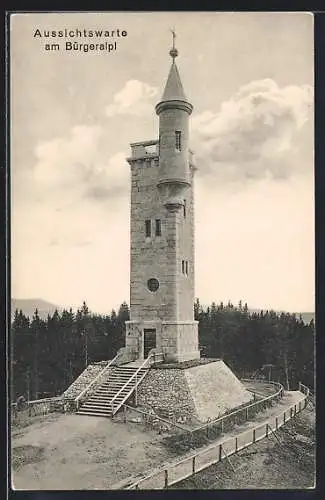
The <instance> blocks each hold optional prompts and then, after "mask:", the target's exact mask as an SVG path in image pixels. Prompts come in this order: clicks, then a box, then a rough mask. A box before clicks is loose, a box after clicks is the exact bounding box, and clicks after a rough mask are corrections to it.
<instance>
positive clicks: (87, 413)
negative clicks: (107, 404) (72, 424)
mask: <svg viewBox="0 0 325 500" xmlns="http://www.w3.org/2000/svg"><path fill="white" fill-rule="evenodd" d="M76 415H86V416H87V417H106V418H109V417H111V416H112V413H98V412H95V411H94V412H85V411H81V410H80V411H77V413H76Z"/></svg>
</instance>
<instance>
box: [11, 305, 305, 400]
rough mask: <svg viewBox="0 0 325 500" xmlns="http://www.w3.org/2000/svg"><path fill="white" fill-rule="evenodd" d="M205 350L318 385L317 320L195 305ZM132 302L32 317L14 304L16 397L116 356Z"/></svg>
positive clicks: (247, 369)
mask: <svg viewBox="0 0 325 500" xmlns="http://www.w3.org/2000/svg"><path fill="white" fill-rule="evenodd" d="M194 316H195V319H196V320H197V321H198V322H199V344H200V351H201V356H202V357H205V358H216V357H217V358H222V359H224V361H225V362H226V363H227V365H228V366H230V368H231V369H232V370H233V371H234V372H235V373H236V374H244V376H246V374H247V375H252V374H253V373H254V372H256V371H261V370H262V373H263V374H264V375H265V376H268V375H269V372H268V371H267V370H266V372H263V367H265V366H268V365H272V378H273V379H274V380H279V381H280V382H281V383H283V384H284V385H285V386H286V387H288V386H289V387H290V389H292V388H294V387H295V386H296V385H297V384H298V382H299V381H302V383H304V384H305V385H308V386H310V387H313V386H314V322H313V321H311V322H310V323H309V324H305V323H304V322H303V321H302V319H300V318H297V317H296V316H295V315H294V314H289V313H276V312H274V311H265V312H263V311H260V312H250V311H249V309H248V307H247V304H242V303H241V302H240V303H239V304H238V306H234V305H233V304H231V303H230V302H229V303H227V304H223V303H222V302H221V303H220V304H218V305H217V304H215V303H212V304H211V305H210V306H208V307H202V306H201V304H200V302H199V300H197V301H196V302H195V304H194ZM128 319H129V307H128V305H127V304H126V302H124V303H123V304H122V305H121V306H120V308H119V310H118V311H117V312H115V310H112V312H111V314H110V315H100V314H94V313H92V312H91V311H90V310H89V309H88V307H87V305H86V303H84V304H83V306H82V307H81V308H80V309H78V310H77V312H76V313H73V312H72V309H70V310H66V309H65V310H63V311H61V312H60V313H59V312H57V311H56V312H54V314H53V315H48V317H47V319H46V320H43V319H41V318H40V317H39V314H38V312H37V311H36V314H34V317H33V318H31V319H29V318H28V317H26V316H25V315H24V314H23V313H22V311H20V312H19V311H18V310H17V311H16V313H15V317H14V320H13V323H12V328H11V339H10V340H11V345H12V354H11V363H12V372H11V373H12V375H11V384H12V386H11V399H12V401H15V399H16V398H17V397H19V396H21V395H24V397H25V398H27V399H37V398H39V397H47V396H56V395H59V394H61V393H62V392H63V391H64V390H65V389H67V387H68V386H69V385H70V383H71V382H72V381H73V380H74V379H76V377H77V376H78V375H79V374H80V373H81V372H82V371H83V370H84V368H85V365H86V362H88V363H92V362H94V361H105V360H107V359H112V358H113V357H114V356H115V354H116V352H117V351H118V349H119V348H121V347H123V346H124V339H125V321H127V320H128Z"/></svg>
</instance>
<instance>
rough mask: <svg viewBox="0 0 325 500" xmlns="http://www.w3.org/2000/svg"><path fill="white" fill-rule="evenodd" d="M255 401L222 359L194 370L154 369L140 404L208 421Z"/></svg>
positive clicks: (144, 385) (140, 394)
mask: <svg viewBox="0 0 325 500" xmlns="http://www.w3.org/2000/svg"><path fill="white" fill-rule="evenodd" d="M251 400H252V394H251V393H250V392H249V391H247V390H246V389H245V387H244V386H243V384H242V383H241V382H240V380H238V378H237V377H236V376H235V375H234V374H233V372H232V371H231V370H230V368H229V367H228V366H227V365H226V364H225V363H224V361H222V360H216V361H213V362H210V363H206V364H198V365H197V366H193V367H190V368H185V367H184V368H181V367H179V365H175V367H171V366H170V367H165V368H163V367H161V368H159V367H155V368H152V369H151V370H150V371H149V373H148V375H147V376H146V377H145V379H144V380H143V382H142V383H141V384H140V386H139V387H138V405H139V406H144V407H147V408H152V409H154V410H155V412H156V413H158V414H166V412H167V411H168V412H169V413H171V412H172V414H173V417H174V418H175V419H176V420H177V419H179V418H180V417H181V418H184V417H185V418H186V420H191V419H195V420H199V421H201V422H206V421H207V420H209V419H213V418H217V417H219V416H222V415H224V414H225V413H226V412H229V411H230V410H232V409H234V408H238V407H239V406H241V405H244V404H245V403H249V402H250V401H251Z"/></svg>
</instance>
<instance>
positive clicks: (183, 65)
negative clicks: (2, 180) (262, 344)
mask: <svg viewBox="0 0 325 500" xmlns="http://www.w3.org/2000/svg"><path fill="white" fill-rule="evenodd" d="M64 28H68V29H73V30H74V29H76V28H78V29H82V30H83V29H84V28H85V29H88V30H92V29H93V30H95V29H104V30H105V29H106V30H110V31H111V30H115V31H116V30H117V29H119V30H120V31H121V30H125V31H126V32H127V36H124V37H121V36H120V37H116V36H115V37H114V36H111V37H109V38H105V39H100V40H99V39H96V38H92V39H90V38H70V39H68V38H67V39H65V38H57V37H56V38H51V39H49V38H44V37H39V36H34V35H35V32H36V30H37V29H39V30H40V32H41V33H42V32H43V30H62V29H63V30H64ZM171 28H174V29H175V30H176V35H177V37H176V46H177V49H178V51H179V57H178V58H177V61H176V62H177V65H178V69H179V72H180V75H181V79H182V82H183V87H184V89H185V93H186V95H187V97H188V99H189V100H190V102H191V103H192V104H193V106H194V111H193V114H192V116H191V124H190V131H191V132H190V133H191V149H193V150H194V152H195V154H196V164H197V167H198V171H197V173H196V179H195V228H196V230H195V254H196V262H195V282H196V285H195V295H196V297H199V299H200V301H201V303H203V304H208V303H211V302H212V301H215V302H217V303H218V302H219V301H224V302H227V301H228V300H231V301H232V302H233V303H234V304H236V303H238V301H239V300H242V301H243V302H247V303H248V306H249V307H251V308H264V309H270V308H273V309H275V310H286V311H290V312H298V311H314V288H315V287H314V281H315V273H314V260H315V259H314V253H315V251H314V145H313V135H314V131H313V113H314V104H313V102H314V101H313V99H314V98H313V85H314V73H313V17H312V15H311V14H308V13H265V12H263V13H248V12H245V13H219V12H216V13H211V12H209V13H199V12H195V13H191V12H189V13H186V12H184V13H183V12H182V13H176V12H170V13H168V12H165V13H157V12H155V13H98V14H96V13H69V14H68V13H61V14H58V13H56V14H35V13H33V14H16V15H14V16H12V18H11V49H10V54H11V165H10V169H11V295H12V297H14V298H16V299H17V298H19V299H22V298H42V299H44V300H48V301H50V302H53V303H55V304H57V305H60V306H66V307H70V306H71V307H73V308H76V307H78V306H80V305H81V304H82V301H83V300H85V301H86V302H87V304H88V306H89V307H90V309H91V310H92V311H94V312H100V313H108V312H110V310H111V309H112V308H118V307H119V305H120V304H121V302H123V301H124V300H126V301H127V302H129V276H130V264H129V259H130V257H129V244H130V237H129V228H130V223H129V217H130V167H129V165H128V163H127V162H126V160H125V158H126V157H128V156H129V155H130V147H129V144H130V143H131V142H137V141H142V140H151V139H156V138H157V137H158V117H157V116H156V114H155V111H154V106H155V104H156V103H157V102H158V101H159V100H160V97H161V95H162V93H163V90H164V85H165V82H166V79H167V75H168V72H169V68H170V64H171V59H170V56H169V50H170V48H171V44H172V36H171V32H170V29H171ZM105 40H106V41H108V42H110V43H111V42H112V41H113V42H115V41H116V42H117V46H116V50H114V51H111V52H108V51H105V50H103V51H101V52H98V51H97V52H95V51H94V52H92V51H89V52H83V51H82V50H78V51H66V50H65V42H66V41H72V42H73V41H77V42H78V43H89V42H92V43H94V42H95V43H98V42H103V41H105ZM58 41H59V43H60V50H59V51H47V50H45V44H46V43H54V42H58Z"/></svg>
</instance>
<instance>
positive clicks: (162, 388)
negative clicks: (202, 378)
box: [138, 369, 195, 419]
mask: <svg viewBox="0 0 325 500" xmlns="http://www.w3.org/2000/svg"><path fill="white" fill-rule="evenodd" d="M138 405H139V406H143V407H147V408H153V409H154V411H155V412H156V413H157V414H158V415H159V414H166V410H170V411H171V412H172V413H173V416H174V417H175V418H176V419H177V418H179V417H184V416H185V417H189V418H191V417H193V416H195V406H194V402H193V398H192V396H191V393H190V391H189V388H188V385H187V383H186V378H185V371H184V370H180V369H170V370H166V369H165V370H159V369H151V370H150V371H149V373H148V375H147V376H146V377H145V378H144V380H143V381H142V382H141V384H140V385H139V387H138Z"/></svg>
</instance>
